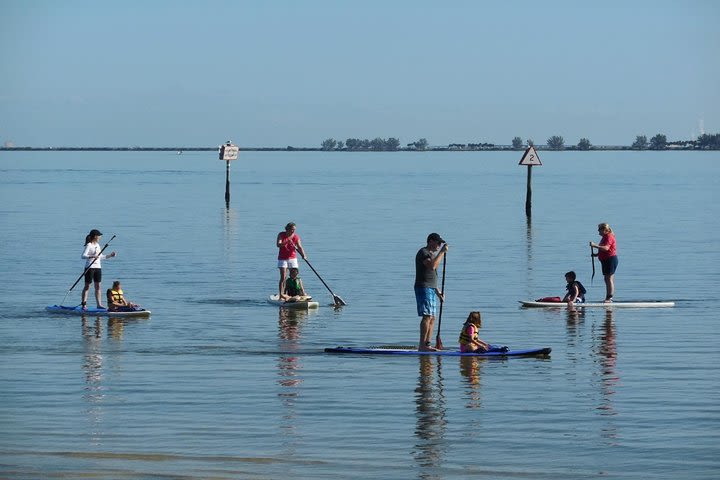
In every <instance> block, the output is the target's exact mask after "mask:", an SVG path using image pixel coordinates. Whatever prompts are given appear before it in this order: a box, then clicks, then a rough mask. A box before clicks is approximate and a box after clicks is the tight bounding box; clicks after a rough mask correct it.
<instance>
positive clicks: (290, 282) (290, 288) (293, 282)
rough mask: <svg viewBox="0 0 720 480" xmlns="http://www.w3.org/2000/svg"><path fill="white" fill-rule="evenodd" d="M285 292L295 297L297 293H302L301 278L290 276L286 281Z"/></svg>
mask: <svg viewBox="0 0 720 480" xmlns="http://www.w3.org/2000/svg"><path fill="white" fill-rule="evenodd" d="M285 293H286V294H287V295H290V296H291V297H294V296H295V295H300V294H301V293H302V290H301V289H300V279H299V278H295V279H293V278H288V279H287V280H286V281H285Z"/></svg>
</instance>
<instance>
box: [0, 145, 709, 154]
mask: <svg viewBox="0 0 720 480" xmlns="http://www.w3.org/2000/svg"><path fill="white" fill-rule="evenodd" d="M526 148H527V147H521V148H513V147H512V146H509V145H508V146H503V145H499V146H495V147H483V148H449V147H429V148H426V149H424V150H418V149H415V148H398V149H397V150H372V149H352V150H348V149H347V148H343V149H332V150H327V149H323V148H316V147H290V146H289V147H240V151H241V152H327V153H333V152H336V153H340V152H348V153H384V152H417V153H422V152H522V151H524V150H525V149H526ZM535 149H536V150H538V151H551V152H564V151H571V152H592V151H601V152H603V151H605V152H607V151H637V152H647V151H658V152H662V151H684V152H685V151H708V150H717V149H713V148H692V147H690V148H687V147H681V148H677V147H675V148H672V147H671V148H663V149H650V148H645V149H638V148H632V147H630V146H624V145H593V146H592V147H590V148H589V149H580V148H577V147H575V146H568V147H564V148H561V149H557V148H550V147H547V146H544V145H535ZM0 151H2V152H178V154H182V153H183V152H217V151H219V147H0Z"/></svg>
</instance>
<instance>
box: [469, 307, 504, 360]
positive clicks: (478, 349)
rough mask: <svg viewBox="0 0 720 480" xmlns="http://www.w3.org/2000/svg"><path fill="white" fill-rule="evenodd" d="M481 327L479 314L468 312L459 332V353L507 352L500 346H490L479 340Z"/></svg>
mask: <svg viewBox="0 0 720 480" xmlns="http://www.w3.org/2000/svg"><path fill="white" fill-rule="evenodd" d="M481 326H482V318H481V317H480V312H470V315H468V318H467V320H465V323H464V324H463V327H462V330H461V331H460V338H458V342H459V343H460V351H461V352H463V353H469V352H475V353H486V352H507V351H508V350H509V348H508V347H504V346H501V345H490V344H489V343H487V342H485V341H483V340H480V337H478V331H479V330H480V327H481Z"/></svg>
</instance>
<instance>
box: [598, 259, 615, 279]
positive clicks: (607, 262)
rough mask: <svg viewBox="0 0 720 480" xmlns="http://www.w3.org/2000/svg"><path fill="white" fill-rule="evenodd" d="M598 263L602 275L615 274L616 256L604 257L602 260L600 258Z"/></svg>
mask: <svg viewBox="0 0 720 480" xmlns="http://www.w3.org/2000/svg"><path fill="white" fill-rule="evenodd" d="M600 265H602V273H603V275H613V274H615V270H617V266H618V258H617V257H610V258H605V259H603V260H600Z"/></svg>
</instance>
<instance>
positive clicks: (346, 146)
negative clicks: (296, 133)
mask: <svg viewBox="0 0 720 480" xmlns="http://www.w3.org/2000/svg"><path fill="white" fill-rule="evenodd" d="M528 146H536V145H535V142H533V140H532V139H530V138H529V139H527V140H525V141H523V139H522V138H520V137H515V138H513V139H512V142H511V144H510V145H509V146H507V145H495V144H493V143H483V142H478V143H467V144H465V143H451V144H449V145H447V146H436V147H430V145H429V144H428V141H427V139H425V138H420V139H418V140H416V141H414V142H411V143H408V144H407V146H406V147H405V148H401V147H400V140H398V139H397V138H395V137H390V138H387V139H385V138H380V137H377V138H375V139H373V140H368V139H359V138H348V139H347V140H345V141H344V142H343V141H342V140H335V139H334V138H328V139H326V140H324V141H323V142H322V144H321V149H322V150H325V151H333V150H334V151H337V150H345V151H383V152H392V151H398V150H503V149H507V148H512V149H514V150H520V149H523V148H526V147H528ZM545 147H546V148H547V149H549V150H603V149H607V148H608V147H602V146H599V147H596V146H593V145H592V143H590V140H589V139H587V138H581V139H580V141H579V142H578V143H577V144H576V145H570V146H566V145H565V139H564V138H563V137H561V136H560V135H553V136H552V137H550V138H548V139H547V141H546V144H545ZM612 148H615V149H626V150H668V149H684V150H719V149H720V133H716V134H706V133H704V134H702V135H700V136H699V137H698V138H697V139H696V140H677V141H671V142H668V139H667V136H666V135H665V134H662V133H658V134H657V135H655V136H654V137H652V138H650V140H648V138H647V136H645V135H638V136H636V137H635V141H634V142H633V143H632V145H630V146H614V147H612Z"/></svg>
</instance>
